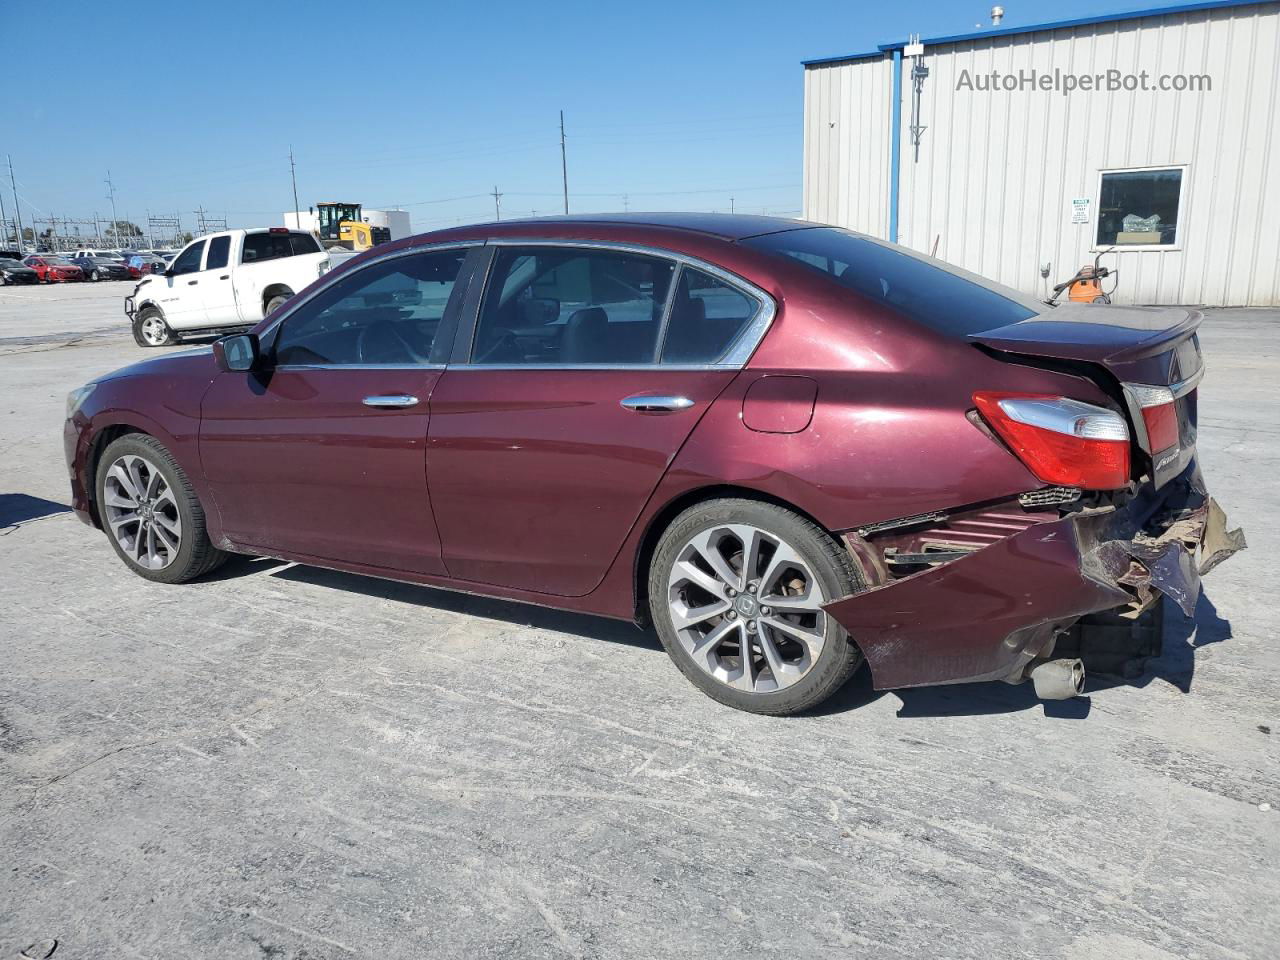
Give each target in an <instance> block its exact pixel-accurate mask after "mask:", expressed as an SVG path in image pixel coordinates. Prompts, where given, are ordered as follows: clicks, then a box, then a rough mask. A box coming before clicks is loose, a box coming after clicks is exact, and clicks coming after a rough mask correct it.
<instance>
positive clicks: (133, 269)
mask: <svg viewBox="0 0 1280 960" xmlns="http://www.w3.org/2000/svg"><path fill="white" fill-rule="evenodd" d="M167 266H168V264H167V263H165V262H164V260H162V259H160V258H159V257H157V256H155V255H153V254H150V253H135V254H134V255H133V256H131V257H130V258H129V260H128V261H127V263H126V267H127V268H128V271H129V276H130V277H131V278H132V279H134V280H139V279H141V278H142V277H145V276H148V275H150V274H153V273H164V271H165V268H166V267H167Z"/></svg>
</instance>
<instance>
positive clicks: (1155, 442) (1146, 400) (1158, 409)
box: [1125, 383, 1178, 453]
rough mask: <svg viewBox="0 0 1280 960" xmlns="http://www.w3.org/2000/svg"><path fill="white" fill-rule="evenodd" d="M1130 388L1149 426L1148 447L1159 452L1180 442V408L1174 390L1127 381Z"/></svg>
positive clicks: (1145, 424) (1128, 388) (1126, 385)
mask: <svg viewBox="0 0 1280 960" xmlns="http://www.w3.org/2000/svg"><path fill="white" fill-rule="evenodd" d="M1125 389H1126V390H1128V391H1129V392H1130V393H1131V394H1132V395H1133V396H1134V398H1135V399H1136V400H1137V401H1138V406H1140V407H1141V408H1142V423H1143V425H1144V426H1145V427H1146V428H1147V449H1148V450H1149V451H1150V452H1151V453H1159V452H1160V451H1162V450H1167V449H1168V448H1169V447H1172V446H1176V445H1177V443H1178V408H1177V406H1176V405H1175V403H1174V396H1173V391H1172V390H1171V389H1169V388H1168V387H1149V386H1147V385H1146V384H1141V383H1126V384H1125Z"/></svg>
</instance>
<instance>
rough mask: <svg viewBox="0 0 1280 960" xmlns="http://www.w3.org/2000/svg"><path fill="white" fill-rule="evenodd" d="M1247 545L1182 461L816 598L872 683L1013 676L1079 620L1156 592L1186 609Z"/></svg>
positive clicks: (1134, 604) (1139, 605) (1133, 605)
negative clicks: (1107, 496)
mask: <svg viewBox="0 0 1280 960" xmlns="http://www.w3.org/2000/svg"><path fill="white" fill-rule="evenodd" d="M1244 547H1245V538H1244V533H1243V531H1241V530H1239V529H1236V530H1230V531H1229V530H1228V529H1227V520H1226V515H1225V514H1224V513H1223V511H1222V508H1221V507H1219V506H1218V504H1217V502H1216V501H1214V500H1213V498H1211V497H1209V496H1208V494H1207V493H1206V491H1205V488H1204V484H1203V481H1202V480H1201V478H1200V474H1199V471H1198V468H1197V467H1196V466H1195V465H1194V464H1192V465H1191V466H1190V467H1189V468H1188V469H1187V470H1186V471H1185V472H1184V473H1183V474H1182V476H1180V477H1179V478H1178V479H1176V480H1174V481H1171V482H1170V483H1169V484H1167V485H1166V486H1165V487H1164V488H1162V489H1161V490H1160V491H1159V492H1149V493H1148V494H1147V495H1145V496H1143V495H1139V496H1137V497H1135V498H1134V499H1133V500H1131V501H1130V502H1129V503H1128V504H1126V505H1125V506H1124V507H1121V508H1111V507H1108V508H1104V509H1100V510H1081V511H1079V512H1077V513H1074V514H1071V515H1068V516H1066V517H1063V518H1061V519H1058V520H1050V521H1046V522H1043V523H1037V524H1033V525H1032V526H1030V527H1028V528H1027V529H1025V530H1022V531H1021V532H1018V533H1015V534H1013V535H1012V536H1009V537H1006V538H1005V539H1003V540H1000V541H998V542H996V543H994V544H992V545H990V546H987V547H984V548H982V549H980V550H977V551H975V552H973V553H971V554H968V555H967V556H964V557H961V558H960V559H957V560H952V561H950V562H947V563H943V564H940V565H938V566H935V567H933V568H931V569H929V570H925V571H923V572H920V573H916V574H914V575H912V576H908V577H904V578H903V579H901V580H896V581H891V582H889V583H887V584H884V585H883V586H878V587H875V588H873V589H871V590H868V591H866V592H864V593H858V594H854V595H852V596H849V597H844V598H842V599H840V600H835V601H833V602H831V603H828V604H825V605H824V607H823V609H824V610H826V611H827V612H828V613H830V614H831V616H833V617H834V618H835V619H836V621H837V622H839V623H840V624H841V625H842V626H843V627H844V628H845V629H846V630H848V631H849V634H850V636H852V637H853V639H854V641H855V642H856V643H857V644H858V646H859V647H860V648H861V650H862V652H863V654H864V655H865V656H866V658H867V662H868V664H869V665H870V667H871V673H872V679H873V682H874V685H875V687H876V688H877V689H887V688H892V687H911V686H925V685H929V684H941V683H963V682H967V681H976V680H1001V679H1010V678H1016V677H1020V676H1021V675H1022V673H1023V671H1024V670H1025V668H1026V666H1027V665H1028V664H1029V663H1030V662H1031V661H1033V660H1036V659H1039V658H1043V657H1045V656H1047V655H1048V654H1049V653H1050V651H1051V650H1052V646H1053V642H1054V639H1055V637H1056V636H1057V635H1058V634H1059V633H1060V632H1062V631H1064V630H1066V629H1068V628H1069V627H1070V626H1071V625H1072V624H1073V623H1075V621H1076V620H1078V619H1079V618H1080V617H1082V616H1085V615H1086V614H1090V613H1100V612H1103V611H1106V610H1115V609H1116V608H1128V609H1130V610H1132V611H1134V612H1135V613H1136V612H1137V611H1140V610H1142V609H1144V608H1145V607H1147V606H1149V605H1150V604H1152V603H1154V602H1155V601H1156V600H1157V599H1158V596H1159V594H1163V595H1164V596H1167V597H1169V598H1170V599H1171V600H1173V601H1174V602H1175V603H1176V604H1177V605H1178V606H1179V607H1180V608H1181V609H1182V611H1183V613H1185V614H1186V615H1187V616H1191V614H1192V612H1193V611H1194V609H1195V605H1196V601H1197V599H1198V598H1199V595H1200V577H1201V576H1202V575H1203V574H1205V573H1208V572H1209V571H1210V570H1212V569H1213V568H1214V567H1216V566H1217V565H1218V564H1219V563H1221V562H1222V561H1223V560H1225V559H1226V558H1227V557H1229V556H1231V555H1232V554H1233V553H1235V552H1236V551H1238V550H1241V549H1243V548H1244Z"/></svg>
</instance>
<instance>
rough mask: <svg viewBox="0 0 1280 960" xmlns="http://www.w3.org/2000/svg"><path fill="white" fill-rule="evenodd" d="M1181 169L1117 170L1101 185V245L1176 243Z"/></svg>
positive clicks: (1099, 224)
mask: <svg viewBox="0 0 1280 960" xmlns="http://www.w3.org/2000/svg"><path fill="white" fill-rule="evenodd" d="M1181 199H1182V170H1181V168H1178V167H1174V168H1171V169H1167V170H1117V171H1111V172H1108V173H1104V174H1102V181H1101V184H1100V185H1099V188H1098V246H1100V247H1111V246H1115V247H1150V246H1173V245H1174V244H1176V243H1177V242H1178V209H1179V204H1180V202H1181Z"/></svg>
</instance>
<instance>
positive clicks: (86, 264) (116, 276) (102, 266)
mask: <svg viewBox="0 0 1280 960" xmlns="http://www.w3.org/2000/svg"><path fill="white" fill-rule="evenodd" d="M69 259H70V261H71V262H72V263H74V264H75V265H76V266H77V267H79V268H80V269H81V270H82V271H84V276H85V279H86V280H93V281H95V282H96V281H98V280H128V279H129V269H128V267H126V266H125V265H124V264H123V263H121V262H120V261H119V260H111V259H109V258H107V257H88V256H84V257H71V258H69Z"/></svg>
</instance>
